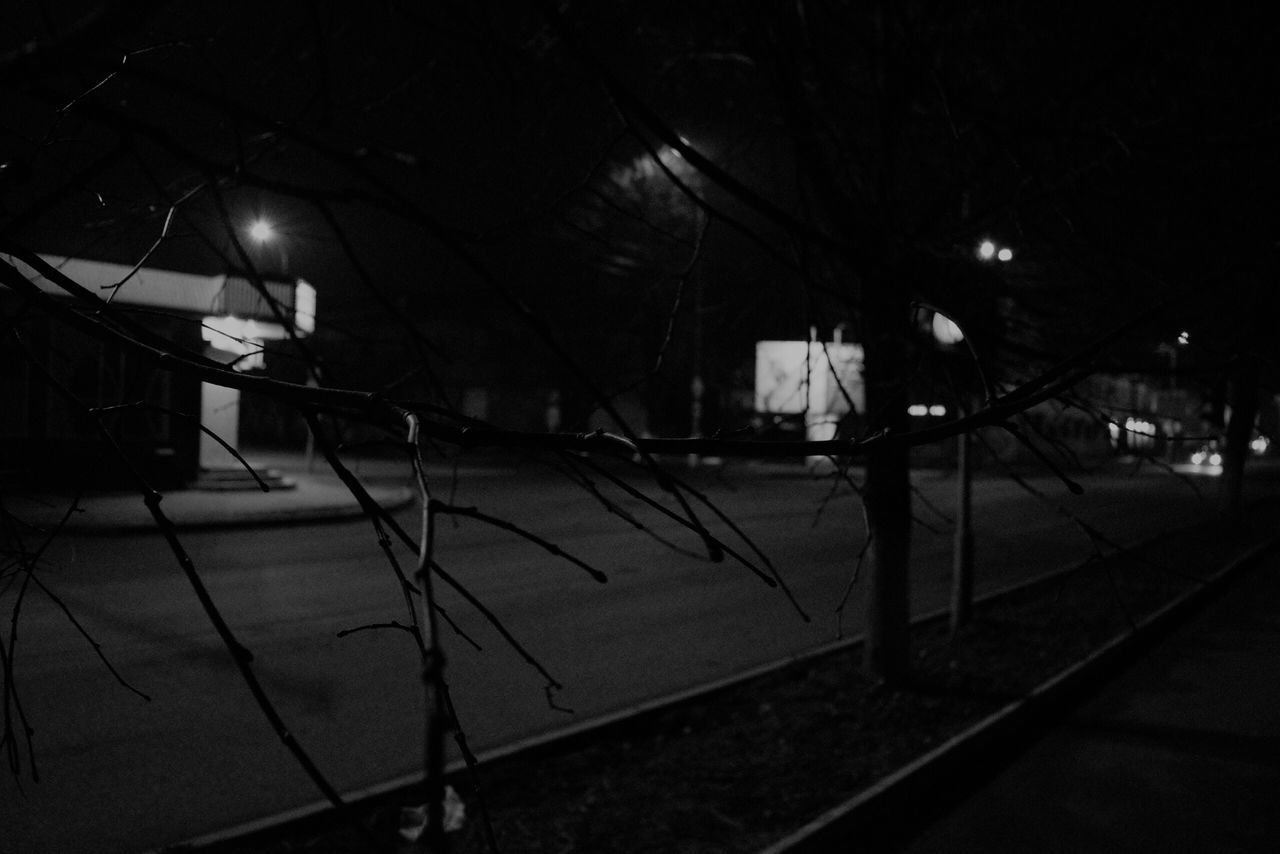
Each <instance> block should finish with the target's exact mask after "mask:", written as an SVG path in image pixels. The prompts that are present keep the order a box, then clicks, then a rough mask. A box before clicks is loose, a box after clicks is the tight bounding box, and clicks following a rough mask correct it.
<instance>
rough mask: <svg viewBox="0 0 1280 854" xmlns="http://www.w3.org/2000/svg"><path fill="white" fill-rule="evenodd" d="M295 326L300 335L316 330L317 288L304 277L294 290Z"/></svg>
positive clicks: (299, 280)
mask: <svg viewBox="0 0 1280 854" xmlns="http://www.w3.org/2000/svg"><path fill="white" fill-rule="evenodd" d="M293 327H294V331H295V332H297V333H298V334H299V335H310V334H312V333H313V332H315V331H316V289H315V288H313V287H312V286H311V284H310V283H309V282H307V281H306V280H304V279H298V283H297V285H296V286H295V287H294V291H293Z"/></svg>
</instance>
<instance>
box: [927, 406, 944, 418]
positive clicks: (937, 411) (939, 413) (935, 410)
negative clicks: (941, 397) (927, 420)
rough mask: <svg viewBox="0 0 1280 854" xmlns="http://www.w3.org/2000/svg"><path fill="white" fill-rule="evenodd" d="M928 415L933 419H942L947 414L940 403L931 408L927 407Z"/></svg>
mask: <svg viewBox="0 0 1280 854" xmlns="http://www.w3.org/2000/svg"><path fill="white" fill-rule="evenodd" d="M929 414H930V415H932V416H933V417H934V418H944V417H946V414H947V408H946V407H945V406H943V405H942V404H941V403H935V404H934V405H933V406H930V407H929Z"/></svg>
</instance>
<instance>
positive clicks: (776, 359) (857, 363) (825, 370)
mask: <svg viewBox="0 0 1280 854" xmlns="http://www.w3.org/2000/svg"><path fill="white" fill-rule="evenodd" d="M865 400H866V397H865V394H864V391H863V385H862V347H861V345H858V344H843V343H841V344H834V343H826V344H824V343H820V342H817V341H813V342H804V341H757V342H756V411H757V412H775V413H789V414H797V413H801V412H807V413H809V414H810V415H812V416H818V415H842V414H844V413H846V412H848V411H849V402H850V401H852V402H853V408H854V410H855V411H857V412H862V411H863V408H864V406H865Z"/></svg>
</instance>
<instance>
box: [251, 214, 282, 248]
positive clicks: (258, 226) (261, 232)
mask: <svg viewBox="0 0 1280 854" xmlns="http://www.w3.org/2000/svg"><path fill="white" fill-rule="evenodd" d="M249 236H250V237H252V238H253V239H254V240H256V241H257V242H258V243H270V242H271V241H272V240H274V239H275V236H276V229H275V226H273V225H272V224H271V223H269V222H267V221H266V220H265V219H255V220H254V221H253V224H252V225H250V226H249Z"/></svg>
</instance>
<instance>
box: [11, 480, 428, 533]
mask: <svg viewBox="0 0 1280 854" xmlns="http://www.w3.org/2000/svg"><path fill="white" fill-rule="evenodd" d="M371 492H373V493H374V497H375V498H376V499H377V501H378V503H379V504H381V505H382V506H383V507H384V508H385V509H387V510H399V509H400V508H402V507H405V506H407V505H409V504H412V503H413V502H414V501H415V500H416V499H417V496H416V495H415V493H414V491H413V490H412V489H410V488H408V487H394V488H391V487H381V488H374V489H372V490H371ZM219 495H223V496H225V495H226V493H219ZM250 497H251V498H253V497H256V493H254V494H252V495H251V496H250ZM111 500H114V501H120V500H122V499H119V498H113V499H111ZM160 506H161V509H162V510H165V511H166V512H167V513H169V514H170V521H171V522H172V523H173V526H174V528H175V529H177V530H179V531H202V530H217V529H227V528H265V527H276V526H285V525H302V524H307V523H309V522H328V521H336V520H340V519H355V518H359V517H361V516H363V515H364V510H363V509H362V508H361V507H360V505H359V504H358V503H356V502H355V499H352V500H351V501H350V502H336V501H335V502H328V503H317V504H313V505H310V506H308V505H306V504H302V505H297V504H295V505H292V506H290V505H281V506H279V507H265V508H257V509H251V510H245V509H244V508H243V507H240V508H237V509H235V510H233V511H226V512H223V511H220V510H217V509H208V508H205V509H189V510H188V511H186V512H182V511H180V512H179V515H177V516H176V517H175V516H173V515H172V511H173V508H172V506H171V505H169V506H166V504H165V502H164V501H163V500H162V501H161V505H160ZM90 512H92V510H90ZM46 515H47V516H48V518H45V519H38V520H36V522H35V523H34V524H37V525H39V526H41V527H46V528H52V527H54V526H55V525H56V524H57V520H56V519H55V518H54V517H55V516H56V515H58V514H56V513H48V514H46ZM114 515H116V518H115V519H114V520H108V519H96V520H95V519H82V518H78V517H77V516H75V515H73V516H72V517H71V518H70V519H69V520H68V521H67V523H66V524H65V526H64V527H63V528H62V529H61V532H62V533H65V534H67V535H68V536H86V535H88V536H127V535H131V534H139V533H151V532H155V531H156V530H157V528H156V523H155V521H154V520H153V519H152V518H151V517H150V515H148V514H147V513H146V511H145V509H143V505H142V499H141V497H139V496H132V495H131V496H129V510H128V516H129V517H130V518H120V514H119V512H118V511H116V513H115V514H114Z"/></svg>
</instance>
